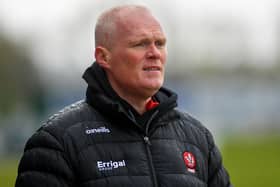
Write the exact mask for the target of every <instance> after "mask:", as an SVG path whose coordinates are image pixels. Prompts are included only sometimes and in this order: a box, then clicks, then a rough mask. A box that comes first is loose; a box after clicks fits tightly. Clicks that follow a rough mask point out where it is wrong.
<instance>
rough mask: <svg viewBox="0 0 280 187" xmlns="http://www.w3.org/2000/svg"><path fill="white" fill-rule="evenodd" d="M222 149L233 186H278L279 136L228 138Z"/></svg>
mask: <svg viewBox="0 0 280 187" xmlns="http://www.w3.org/2000/svg"><path fill="white" fill-rule="evenodd" d="M222 152H223V153H222V154H223V158H224V165H225V167H226V168H227V170H228V171H229V173H230V176H231V181H232V183H233V185H234V186H237V187H263V186H280V180H279V174H280V136H279V135H267V136H253V137H246V136H243V137H239V138H230V139H228V140H227V141H226V142H225V144H224V146H223V148H222Z"/></svg>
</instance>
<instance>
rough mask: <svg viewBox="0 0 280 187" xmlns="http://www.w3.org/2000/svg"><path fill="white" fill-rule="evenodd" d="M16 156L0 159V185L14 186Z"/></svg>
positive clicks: (16, 165)
mask: <svg viewBox="0 0 280 187" xmlns="http://www.w3.org/2000/svg"><path fill="white" fill-rule="evenodd" d="M18 162H19V161H18V158H5V159H4V158H1V159H0V187H13V186H15V179H16V175H17V167H18Z"/></svg>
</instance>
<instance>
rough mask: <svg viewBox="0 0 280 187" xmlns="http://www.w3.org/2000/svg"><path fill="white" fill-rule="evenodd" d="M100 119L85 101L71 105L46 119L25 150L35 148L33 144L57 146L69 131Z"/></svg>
mask: <svg viewBox="0 0 280 187" xmlns="http://www.w3.org/2000/svg"><path fill="white" fill-rule="evenodd" d="M101 118H102V116H101V115H100V114H99V113H98V112H97V111H96V110H95V109H94V108H93V107H91V106H90V105H89V104H88V103H86V102H85V101H83V100H82V101H78V102H76V103H73V104H71V105H69V106H66V107H65V108H63V109H62V110H60V111H59V112H57V113H56V114H54V115H52V116H51V117H50V118H49V119H47V120H46V121H45V122H44V123H43V125H42V126H41V127H40V128H39V129H38V130H37V131H36V132H35V134H33V136H32V137H31V138H30V139H29V141H28V142H27V148H28V147H29V146H31V147H32V146H36V145H34V143H36V144H38V143H39V144H40V145H41V144H45V143H48V145H57V144H58V143H61V142H63V138H64V135H65V134H66V133H67V132H68V130H69V129H71V128H73V127H75V126H77V125H78V126H79V125H82V124H84V123H87V122H94V121H99V120H101ZM50 143H51V144H50Z"/></svg>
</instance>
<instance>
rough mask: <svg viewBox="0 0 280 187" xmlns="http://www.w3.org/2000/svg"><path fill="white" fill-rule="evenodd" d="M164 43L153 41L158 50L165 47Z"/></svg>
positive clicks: (162, 41)
mask: <svg viewBox="0 0 280 187" xmlns="http://www.w3.org/2000/svg"><path fill="white" fill-rule="evenodd" d="M165 43H166V42H165V41H164V40H157V41H155V45H156V46H157V47H159V48H162V47H165Z"/></svg>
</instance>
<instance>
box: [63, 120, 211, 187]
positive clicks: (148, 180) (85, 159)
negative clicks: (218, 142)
mask: <svg viewBox="0 0 280 187" xmlns="http://www.w3.org/2000/svg"><path fill="white" fill-rule="evenodd" d="M77 131H78V132H79V133H77ZM176 131H177V130H175V129H174V127H172V126H169V125H164V126H161V127H159V128H157V129H155V130H154V131H153V132H152V133H150V134H148V135H145V134H143V133H141V132H139V131H137V130H130V129H121V128H116V127H115V126H112V125H110V124H105V123H100V124H94V125H93V126H92V124H87V125H83V126H80V127H77V129H75V135H73V136H71V141H70V139H69V142H70V143H69V144H68V146H67V147H68V151H69V154H70V155H71V156H70V157H71V158H70V159H71V162H73V163H75V164H74V166H73V167H74V170H75V172H76V173H77V179H78V180H79V182H80V183H81V184H82V186H98V187H105V186H106V187H111V186H114V187H118V186H120V187H128V186H134V187H137V186H139V187H140V186H141V187H143V186H146V187H150V186H166V187H169V186H170V187H171V186H184V187H185V186H198V187H200V186H206V185H205V182H204V181H207V177H208V176H207V170H208V168H207V159H206V157H205V155H204V154H203V153H202V152H201V151H200V149H199V148H198V146H197V145H196V144H195V142H193V140H191V139H188V137H186V135H185V134H184V133H182V132H179V133H176Z"/></svg>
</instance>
